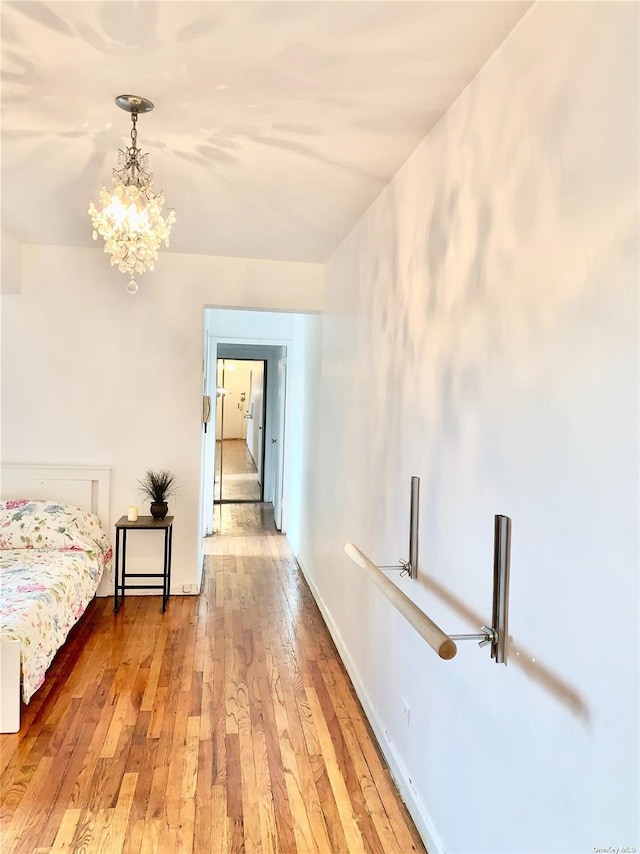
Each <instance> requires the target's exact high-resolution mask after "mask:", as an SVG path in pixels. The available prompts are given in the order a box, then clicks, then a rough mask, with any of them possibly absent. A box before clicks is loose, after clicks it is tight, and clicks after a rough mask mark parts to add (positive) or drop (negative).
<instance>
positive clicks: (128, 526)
mask: <svg viewBox="0 0 640 854" xmlns="http://www.w3.org/2000/svg"><path fill="white" fill-rule="evenodd" d="M127 531H164V563H163V567H162V572H127ZM121 534H122V537H121V536H120V535H121ZM172 539H173V516H165V517H164V519H154V518H153V516H139V517H138V519H137V520H136V521H135V522H130V521H129V520H128V519H127V517H126V516H121V517H120V518H119V519H118V521H117V522H116V571H115V589H114V597H113V610H114V611H117V610H118V608H119V607H120V605H122V603H123V602H124V596H125V590H162V613H163V614H164V612H165V611H166V609H167V601H168V600H169V591H170V587H171V545H172ZM121 541H122V549H121V546H120V542H121ZM121 550H122V579H121V578H120V553H121ZM127 578H161V579H162V584H127ZM118 595H120V601H118Z"/></svg>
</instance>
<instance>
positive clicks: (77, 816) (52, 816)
mask: <svg viewBox="0 0 640 854" xmlns="http://www.w3.org/2000/svg"><path fill="white" fill-rule="evenodd" d="M218 512H219V513H220V514H221V516H220V519H219V523H220V524H219V528H220V531H221V533H220V534H218V535H216V536H215V537H211V538H208V540H207V541H206V545H207V552H208V553H209V556H208V557H207V568H206V574H205V580H204V586H203V593H202V594H201V595H200V596H198V597H194V596H191V597H172V598H171V600H170V603H169V605H168V608H167V612H166V614H165V615H164V616H162V613H161V607H160V600H159V598H158V597H128V598H127V599H126V600H125V603H124V605H123V606H122V608H121V609H120V611H119V613H118V614H117V615H116V616H114V614H113V612H112V600H111V599H100V600H95V601H94V602H93V603H92V605H91V606H90V607H89V610H88V612H87V614H86V615H85V617H84V618H83V619H82V620H81V622H80V624H79V625H78V626H76V627H75V628H74V629H73V631H72V633H71V635H70V637H69V640H68V641H67V643H66V645H65V646H64V648H63V649H62V650H61V651H60V652H59V654H58V656H57V657H56V659H55V661H54V663H53V665H52V667H51V668H50V670H49V674H48V676H47V680H46V682H45V684H44V686H43V687H42V688H41V689H40V690H39V691H38V692H37V694H36V695H35V697H34V698H33V700H32V701H31V703H30V704H29V706H28V707H26V708H23V725H22V729H21V731H20V733H19V734H17V735H3V736H0V749H1V763H2V806H1V812H0V817H1V821H2V837H1V843H2V844H1V846H0V847H1V850H2V852H3V854H13V852H20V854H33V852H39V854H44V852H51V854H53V852H55V854H58V852H87V854H93V852H105V854H117V853H118V852H135V854H147V852H152V851H157V852H163V854H164V852H167V854H168V852H176V854H188V852H194V853H195V854H199V853H200V852H203V854H205V853H206V854H208V852H220V854H223V852H224V854H231V852H233V854H240V852H246V854H253V853H254V852H265V854H266V852H282V854H298V852H329V854H341V853H342V852H345V854H357V852H367V854H370V853H371V854H392V852H397V854H407V852H411V851H420V852H424V850H425V849H424V847H423V845H422V843H421V842H420V839H419V837H418V835H417V833H416V830H415V828H414V826H413V824H412V822H411V819H410V817H409V816H408V814H407V812H406V810H405V808H404V806H403V804H402V802H401V800H400V798H399V796H398V793H397V791H396V789H395V786H394V784H393V781H392V779H391V777H390V774H389V771H388V770H387V768H386V766H385V763H384V760H383V759H382V757H381V754H380V752H379V750H378V748H377V745H376V743H375V741H374V739H373V736H372V734H371V732H370V729H369V726H368V724H367V722H366V719H365V718H364V715H363V713H362V709H361V707H360V704H359V702H358V700H357V698H356V696H355V694H354V692H353V689H352V687H351V684H350V682H349V679H348V677H347V675H346V673H345V671H344V668H343V666H342V664H341V662H340V659H339V658H338V655H337V652H336V650H335V647H334V645H333V642H332V640H331V638H330V636H329V634H328V632H327V629H326V627H325V625H324V623H323V621H322V618H321V616H320V613H319V611H318V609H317V607H316V605H315V603H314V601H313V598H312V596H311V594H310V592H309V589H308V587H307V586H306V584H305V582H304V579H303V578H302V576H301V574H300V572H299V570H298V567H297V565H296V563H295V560H294V559H293V557H292V555H291V552H290V551H289V548H288V545H287V542H286V539H285V538H284V537H283V536H281V535H280V534H278V533H277V532H276V530H275V527H274V525H273V516H272V514H270V513H269V512H268V510H267V509H266V508H265V505H226V506H223V507H222V508H218Z"/></svg>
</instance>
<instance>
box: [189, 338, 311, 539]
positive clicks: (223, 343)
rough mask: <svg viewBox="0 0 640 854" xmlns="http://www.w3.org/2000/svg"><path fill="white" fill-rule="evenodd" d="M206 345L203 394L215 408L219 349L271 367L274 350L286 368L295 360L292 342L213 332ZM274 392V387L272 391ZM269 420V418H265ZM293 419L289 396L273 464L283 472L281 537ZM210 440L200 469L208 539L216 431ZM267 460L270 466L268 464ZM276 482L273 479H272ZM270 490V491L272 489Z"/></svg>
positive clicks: (286, 514)
mask: <svg viewBox="0 0 640 854" xmlns="http://www.w3.org/2000/svg"><path fill="white" fill-rule="evenodd" d="M205 337H206V344H205V353H206V361H207V364H206V366H205V370H204V375H205V385H206V387H207V390H206V391H205V394H209V395H210V396H211V400H212V404H213V401H215V404H216V406H217V403H218V401H217V400H216V396H215V395H216V385H217V383H216V378H217V373H216V366H217V359H218V348H219V347H222V349H223V351H224V348H225V347H233V351H232V352H229V351H225V353H226V358H243V357H244V358H248V359H253V360H256V361H257V360H261V359H262V358H266V359H268V360H273V362H274V364H275V363H276V362H277V358H278V354H277V353H276V350H277V349H278V348H284V351H285V353H286V356H287V361H288V362H289V364H291V363H292V360H293V359H294V358H295V352H296V348H295V342H294V340H293V339H292V338H238V337H224V336H220V335H216V334H214V333H213V332H205ZM242 350H245V351H246V355H245V356H242V355H241V351H242ZM261 351H262V352H264V353H265V356H264V357H263V356H262V355H261ZM269 372H270V373H271V377H272V379H273V377H274V375H276V377H277V371H274V370H271V371H270V368H269V365H268V364H267V373H269ZM272 388H273V387H272ZM267 394H268V395H270V396H271V400H272V403H273V401H274V400H276V399H277V395H274V394H273V391H271V392H268V393H267ZM215 415H216V413H215V409H214V407H213V405H212V413H211V418H212V421H213V423H214V424H215ZM267 417H268V416H267ZM291 419H292V411H291V396H290V395H287V396H286V406H285V417H284V424H281V425H280V427H279V435H278V437H277V439H278V441H277V453H278V456H277V458H276V459H277V462H276V463H275V464H276V465H278V466H279V467H280V470H281V472H282V485H283V490H282V492H283V496H282V528H281V532H282V533H283V534H284V533H286V530H287V524H288V518H289V506H290V483H289V480H290V479H289V470H290V464H289V457H290V450H289V448H288V447H287V443H286V439H285V437H286V435H287V433H288V432H289V425H290V423H291ZM263 432H264V434H265V448H264V470H265V487H266V485H267V484H266V480H267V475H266V472H267V466H268V465H270V464H273V463H272V461H273V455H272V454H271V447H272V446H271V443H270V441H267V435H266V434H267V432H268V431H267V428H266V426H265V430H264V431H263ZM212 439H213V449H212V451H209V452H207V451H206V449H205V450H204V452H203V469H202V483H203V497H204V500H203V503H202V523H201V524H202V531H203V533H204V535H205V536H206V535H209V534H212V533H215V531H214V524H213V522H214V520H213V507H214V503H213V498H214V494H213V479H214V476H215V430H214V431H213V436H212V437H211V436H210V437H209V438H208V440H207V441H209V442H210V441H211V440H212ZM267 458H269V462H268V461H267ZM209 479H210V481H211V491H210V492H208V490H207V487H206V483H207V481H208V480H209ZM274 480H275V478H274ZM272 488H273V487H272ZM266 493H267V490H266V488H265V490H264V492H263V495H264V497H265V500H267V501H272V500H273V499H272V497H271V496H270V495H269V494H266ZM208 495H210V496H211V501H209V500H208Z"/></svg>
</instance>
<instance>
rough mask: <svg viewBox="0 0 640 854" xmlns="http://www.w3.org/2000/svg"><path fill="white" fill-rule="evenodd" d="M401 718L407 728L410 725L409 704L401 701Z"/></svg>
mask: <svg viewBox="0 0 640 854" xmlns="http://www.w3.org/2000/svg"><path fill="white" fill-rule="evenodd" d="M401 703H402V717H403V718H404V719H405V722H406V724H407V726H409V724H410V723H411V709H410V708H409V704H408V703H407V701H406V700H402V699H401Z"/></svg>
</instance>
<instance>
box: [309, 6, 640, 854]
mask: <svg viewBox="0 0 640 854" xmlns="http://www.w3.org/2000/svg"><path fill="white" fill-rule="evenodd" d="M637 34H638V6H637V4H631V3H606V2H605V3H541V4H536V5H535V6H534V7H533V8H532V10H531V11H530V12H529V13H528V14H527V15H526V16H525V18H524V19H523V21H522V22H521V23H520V25H518V27H517V28H516V29H515V31H514V32H513V33H512V35H511V36H510V37H509V38H508V39H507V41H506V42H505V43H504V45H503V46H502V47H501V48H500V49H499V50H498V51H497V53H496V54H495V55H494V56H493V57H492V59H491V60H490V62H489V63H488V64H487V66H486V67H485V68H484V69H483V70H482V71H481V72H480V74H479V75H478V76H477V78H476V79H475V80H474V82H473V83H472V84H471V85H470V86H469V88H468V89H467V90H466V91H465V92H464V93H463V95H462V96H461V97H460V98H459V100H458V101H457V102H456V104H455V105H454V106H453V107H452V109H451V110H450V111H449V113H448V114H447V115H446V116H445V118H444V119H443V120H442V121H441V122H440V123H439V125H438V126H437V127H436V128H435V129H434V130H433V132H432V133H431V134H430V135H429V136H428V137H427V139H426V140H425V141H424V142H423V143H422V144H421V146H420V147H419V148H418V149H417V151H416V152H415V153H414V155H413V156H412V157H411V158H410V160H409V161H408V162H407V163H406V165H405V166H404V167H403V169H402V170H401V171H400V172H399V174H398V175H397V176H396V177H395V179H394V180H393V181H392V182H391V184H390V185H389V187H388V188H387V189H386V190H385V191H384V192H383V193H382V195H381V196H380V197H379V198H378V200H377V201H376V202H375V203H374V204H373V206H372V207H371V208H370V209H369V210H368V212H367V213H366V214H365V215H364V217H363V218H362V220H361V221H360V222H359V223H358V225H357V226H356V227H355V228H354V229H353V231H352V232H351V233H350V234H349V235H348V237H347V238H346V239H345V240H344V242H343V243H342V244H341V246H340V247H339V248H338V249H337V250H336V252H335V253H334V255H333V256H332V257H331V259H330V261H329V263H328V265H327V275H326V298H325V315H324V320H323V333H322V334H323V349H322V353H323V355H322V394H321V407H320V417H319V423H318V427H317V435H318V437H319V444H320V455H319V463H318V465H317V469H316V477H315V486H316V488H315V490H314V493H313V495H312V496H311V497H310V498H309V499H308V500H309V502H310V504H309V505H308V506H309V508H310V509H309V510H308V513H309V514H313V518H314V519H315V521H316V525H315V527H314V529H313V532H312V535H311V538H310V540H307V539H306V534H305V537H303V544H302V553H301V554H302V560H303V562H304V565H305V570H306V573H307V575H308V577H309V578H310V580H311V584H312V586H313V587H314V588H315V590H316V593H317V595H318V598H319V600H320V602H321V603H322V607H323V609H324V612H325V614H326V615H327V619H328V621H329V622H330V624H331V627H332V631H333V633H334V637H335V638H336V641H337V643H338V646H339V648H340V650H341V651H342V653H343V655H344V657H345V660H346V662H347V666H348V668H349V670H350V672H351V674H352V677H353V679H354V682H355V684H356V686H357V690H358V692H359V694H360V696H361V698H362V699H363V702H364V704H365V706H366V708H367V710H368V712H369V714H370V715H371V720H372V723H373V725H374V728H375V729H376V732H377V733H378V736H379V738H380V740H381V742H382V743H383V745H384V746H385V750H386V752H387V755H388V756H389V758H390V760H391V762H392V765H393V767H394V770H395V773H396V774H397V775H398V777H399V781H400V783H401V786H402V788H403V791H404V794H405V796H406V797H407V799H408V803H409V804H410V807H411V809H412V811H413V814H414V816H415V817H416V820H417V821H418V823H419V825H420V827H421V829H422V832H423V834H424V835H425V838H427V839H428V840H429V843H430V845H431V847H430V851H431V852H432V854H436V852H438V851H446V852H448V854H463V853H464V854H475V852H487V854H489V853H490V854H499V852H504V854H507V852H508V853H509V854H515V852H537V853H538V854H543V852H544V854H559V853H560V852H562V854H568V852H572V853H573V852H575V854H578V852H581V854H583V852H591V851H594V850H597V848H596V847H595V846H622V845H632V846H633V845H635V846H638V843H639V841H640V840H639V832H638V803H639V802H640V801H639V792H638V694H639V691H638V688H639V684H638V681H639V676H638V673H639V668H638V624H639V614H638V542H637V526H638V488H637V482H636V478H637V473H638V442H637V439H638V101H639V99H638V40H637ZM411 475H418V476H420V477H421V485H422V503H421V521H420V541H421V554H420V567H419V571H420V575H419V579H418V580H417V581H411V580H398V583H399V584H400V585H401V586H402V588H403V589H404V590H405V591H406V592H407V593H408V595H410V596H411V597H412V598H413V599H414V600H416V601H417V602H418V604H419V605H421V606H422V607H423V608H424V609H425V610H426V611H427V612H428V613H429V614H430V615H431V616H432V618H433V619H435V620H436V622H438V623H439V624H441V625H442V626H443V627H444V628H445V629H446V630H448V631H449V632H452V633H453V632H459V631H462V632H465V631H466V632H474V631H478V630H479V628H480V625H481V623H482V622H484V621H486V620H488V619H489V618H490V613H491V576H492V528H493V516H494V514H495V513H505V514H507V515H509V516H511V517H512V518H513V550H512V576H511V578H512V581H511V611H510V632H511V635H512V639H511V643H510V650H509V655H510V660H509V662H508V666H507V667H503V666H497V665H495V664H493V663H492V662H491V660H490V658H489V654H488V650H480V649H478V648H477V646H476V645H475V644H471V645H466V646H463V645H462V644H461V645H460V649H459V653H458V656H457V658H456V659H454V660H453V661H451V662H443V661H441V660H439V659H438V658H437V657H436V656H435V655H434V654H433V653H432V652H431V650H430V649H429V648H428V647H427V646H426V644H424V642H423V641H422V640H421V639H420V638H419V637H418V636H417V634H416V633H415V632H413V630H412V629H411V628H410V627H409V626H408V624H407V623H406V622H404V621H403V619H402V618H401V617H400V616H399V615H398V614H397V613H396V612H394V611H393V610H392V608H391V606H390V605H389V604H388V603H387V602H386V600H384V599H382V598H381V595H380V594H379V592H378V591H377V590H376V589H375V588H373V586H372V585H371V584H370V583H369V582H368V581H367V580H366V578H365V577H364V576H363V575H362V574H360V571H359V570H358V569H357V568H356V567H355V566H354V565H352V564H351V563H350V561H349V560H348V559H347V558H346V556H345V555H344V554H343V549H342V547H343V544H344V543H345V542H346V541H348V540H353V541H355V542H356V543H357V544H358V545H359V546H361V547H362V548H363V550H364V551H366V552H367V553H368V554H369V555H370V556H371V557H372V558H373V559H374V560H376V561H378V562H381V563H391V562H395V561H396V560H397V559H398V558H399V557H406V556H407V538H408V501H409V478H410V476H411ZM430 582H433V583H430ZM436 584H437V585H439V588H437V589H436V587H435V585H436ZM437 590H439V593H438V592H437ZM465 614H466V615H467V617H468V618H465ZM403 700H404V701H406V702H407V704H408V705H409V706H410V709H411V713H410V719H409V726H407V723H406V720H405V719H404V718H403V716H402V713H401V706H402V701H403Z"/></svg>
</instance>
